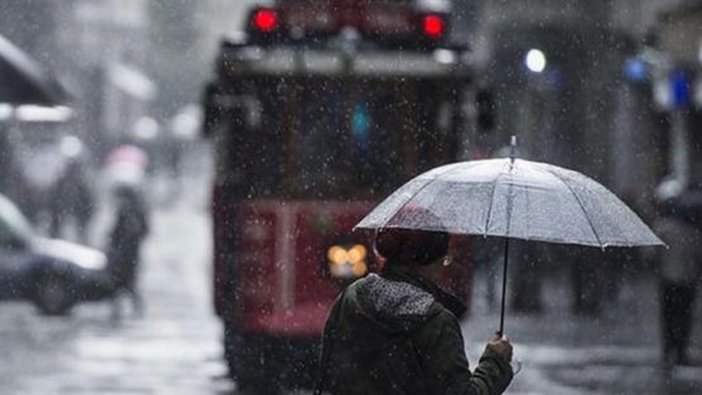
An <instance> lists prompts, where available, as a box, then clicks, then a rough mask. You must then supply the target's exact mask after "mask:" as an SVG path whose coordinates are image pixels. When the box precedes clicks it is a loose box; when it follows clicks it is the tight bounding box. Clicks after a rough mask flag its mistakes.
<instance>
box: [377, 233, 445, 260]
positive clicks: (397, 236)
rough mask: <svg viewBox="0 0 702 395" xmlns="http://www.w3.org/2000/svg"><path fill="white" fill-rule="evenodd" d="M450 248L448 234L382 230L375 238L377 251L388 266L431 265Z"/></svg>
mask: <svg viewBox="0 0 702 395" xmlns="http://www.w3.org/2000/svg"><path fill="white" fill-rule="evenodd" d="M448 247H449V234H448V233H447V232H432V231H424V230H410V229H398V228H390V229H380V230H379V231H378V232H377V234H376V237H375V249H376V251H377V253H378V254H380V255H381V256H382V257H383V258H385V259H386V260H387V263H388V264H405V265H412V264H416V265H420V266H423V265H429V264H431V263H433V262H435V261H436V260H437V259H439V258H441V257H442V256H444V255H446V253H447V252H448Z"/></svg>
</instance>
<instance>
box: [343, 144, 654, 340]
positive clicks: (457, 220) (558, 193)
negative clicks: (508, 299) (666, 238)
mask: <svg viewBox="0 0 702 395" xmlns="http://www.w3.org/2000/svg"><path fill="white" fill-rule="evenodd" d="M515 145H516V139H515V138H514V137H513V138H512V147H513V148H514V146H515ZM512 152H514V149H513V151H512ZM411 207H415V208H421V209H424V210H426V211H428V212H431V213H432V214H434V215H431V216H422V215H416V213H417V212H418V210H407V209H406V208H411ZM421 211H423V210H419V212H421ZM356 228H358V229H381V228H404V229H422V230H428V231H448V232H450V233H454V234H471V235H483V236H498V237H504V238H505V251H504V273H503V288H502V311H501V315H500V329H499V332H500V333H503V332H504V310H505V292H506V282H507V256H508V252H509V239H510V238H517V239H523V240H537V241H546V242H553V243H564V244H580V245H586V246H595V247H600V248H605V247H608V246H626V247H633V246H652V245H665V244H664V243H663V242H662V241H661V240H660V239H659V238H658V237H657V236H656V235H655V234H654V233H653V232H652V231H651V230H650V229H649V227H648V226H646V224H644V223H643V221H641V219H640V218H639V217H638V216H637V215H636V214H635V213H634V212H633V211H632V210H631V209H629V207H627V206H626V204H624V203H623V202H622V201H621V200H620V199H619V198H617V197H616V196H615V195H614V194H613V193H612V192H610V191H609V190H607V188H605V187H604V186H602V185H601V184H599V183H597V182H596V181H594V180H592V179H591V178H589V177H586V176H584V175H583V174H581V173H578V172H575V171H572V170H567V169H564V168H561V167H557V166H554V165H550V164H546V163H538V162H531V161H527V160H521V159H515V158H514V154H512V155H511V157H510V158H507V159H490V160H479V161H468V162H460V163H454V164H450V165H445V166H441V167H437V168H435V169H432V170H430V171H428V172H426V173H423V174H420V175H419V176H417V177H415V178H413V179H412V180H410V181H409V182H407V183H406V184H405V185H403V186H401V187H400V188H399V189H397V190H396V191H395V192H393V193H392V194H391V195H390V196H389V197H388V198H386V199H385V200H384V201H383V202H381V203H380V204H379V205H378V206H377V207H375V208H374V209H373V210H372V211H371V212H370V213H369V214H368V215H367V216H366V217H365V218H363V219H362V220H361V222H359V223H358V224H357V225H356Z"/></svg>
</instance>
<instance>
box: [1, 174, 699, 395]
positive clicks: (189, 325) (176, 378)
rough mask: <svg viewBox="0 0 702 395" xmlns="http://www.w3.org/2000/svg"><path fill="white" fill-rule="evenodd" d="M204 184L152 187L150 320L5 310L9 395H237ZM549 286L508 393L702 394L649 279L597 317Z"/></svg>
mask: <svg viewBox="0 0 702 395" xmlns="http://www.w3.org/2000/svg"><path fill="white" fill-rule="evenodd" d="M208 174H209V170H208V167H207V166H206V165H205V166H202V167H201V168H199V169H198V168H196V169H195V170H193V172H192V173H191V174H188V175H186V177H185V180H186V181H185V182H184V184H183V185H182V190H183V191H186V192H187V193H183V194H181V195H173V192H172V190H169V189H167V188H166V186H167V184H166V183H161V184H159V183H156V184H155V185H156V191H155V195H156V196H157V199H156V203H155V207H156V208H155V209H154V211H153V212H152V233H151V235H150V236H149V238H148V239H147V242H146V246H145V251H144V262H143V276H142V278H141V280H142V289H143V292H144V295H145V299H146V311H145V314H144V316H142V317H134V316H132V314H131V310H130V306H129V304H128V303H126V302H127V301H124V302H125V303H124V306H122V307H123V310H124V315H123V317H122V319H121V320H119V321H117V322H115V321H113V319H112V317H111V312H112V310H111V306H110V305H108V304H107V303H93V304H85V305H81V306H79V307H78V308H76V309H75V310H74V311H73V314H72V315H71V316H69V317H65V318H53V317H44V316H41V315H39V314H37V313H36V311H35V309H34V307H33V306H31V305H30V304H28V303H15V302H12V303H3V304H2V305H1V306H0V307H1V308H0V355H2V361H3V369H2V370H1V371H0V389H2V390H1V391H0V392H1V393H2V394H30V395H33V394H42V395H44V394H186V395H189V394H193V395H194V394H208V395H223V394H234V393H236V391H235V387H236V386H235V384H234V383H232V382H231V381H230V380H228V379H227V378H226V376H225V372H226V370H225V369H226V368H225V364H224V363H223V361H222V360H221V354H222V353H221V348H220V343H219V340H220V337H221V327H220V325H219V323H218V322H217V320H216V319H215V317H214V315H213V314H212V311H211V307H210V292H209V284H210V278H209V275H210V266H209V265H210V258H209V257H210V254H211V252H210V242H209V240H210V227H209V218H208V215H207V188H206V184H207V177H208ZM159 188H161V189H159ZM486 282H487V279H486V278H485V275H484V273H482V274H481V273H480V272H479V273H478V275H477V277H476V288H475V294H474V298H475V299H474V304H473V312H472V315H471V317H470V318H469V319H468V320H466V321H465V322H464V324H463V329H464V335H465V337H466V343H467V347H468V354H469V360H470V362H471V365H472V366H475V364H476V362H477V359H478V356H479V354H480V352H481V351H482V350H481V348H482V345H483V344H484V340H485V339H486V338H487V337H488V336H489V334H490V333H491V332H492V331H493V330H494V327H495V326H496V324H497V323H498V315H497V313H496V309H495V308H491V307H489V304H488V303H487V302H486V298H485V295H486V285H485V284H486ZM545 288H546V289H549V291H548V292H549V293H550V296H552V297H549V298H547V300H548V302H547V304H546V306H545V307H546V308H545V310H546V311H545V312H544V314H543V315H540V316H539V315H517V314H511V315H509V316H508V318H507V324H506V329H507V333H508V334H509V335H510V337H511V338H512V339H514V341H515V353H516V355H517V357H518V358H519V359H520V360H521V362H522V364H523V369H522V371H521V372H520V373H519V374H518V375H517V376H516V378H515V380H514V382H513V384H512V386H511V388H510V390H509V391H508V392H507V393H508V394H512V395H520V394H522V395H526V394H530V395H536V394H543V395H553V394H559V395H579V394H602V395H614V394H637V395H656V394H671V395H694V394H699V393H701V392H702V367H687V368H679V369H676V370H674V371H673V372H672V374H671V375H670V376H669V377H666V376H665V375H664V374H662V372H661V370H660V366H659V363H658V346H657V344H658V343H657V339H658V327H657V311H658V310H657V309H658V306H657V301H656V294H655V292H656V288H655V285H654V283H653V281H652V279H651V278H647V277H640V278H632V279H631V281H629V282H627V283H626V285H625V286H624V287H623V288H622V289H621V290H620V292H619V297H618V300H617V303H610V305H609V307H607V308H606V309H605V312H604V314H603V315H602V316H601V317H600V318H597V319H595V318H586V317H576V316H573V315H571V314H570V313H569V309H568V303H569V302H568V295H569V294H568V287H567V281H566V279H564V278H558V277H557V276H556V277H552V278H549V279H547V280H546V284H545ZM642 295H646V297H642ZM698 310H699V304H698ZM694 331H695V332H694V334H693V338H692V342H693V353H692V356H693V358H694V359H696V360H700V357H702V353H701V352H700V351H701V349H700V345H701V344H702V342H701V339H700V326H699V323H698V324H697V326H696V327H695V329H694Z"/></svg>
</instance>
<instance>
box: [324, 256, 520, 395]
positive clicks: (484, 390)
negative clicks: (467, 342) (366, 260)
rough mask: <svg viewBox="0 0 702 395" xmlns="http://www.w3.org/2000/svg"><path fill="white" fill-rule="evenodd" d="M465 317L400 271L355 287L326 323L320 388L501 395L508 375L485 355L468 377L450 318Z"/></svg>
mask: <svg viewBox="0 0 702 395" xmlns="http://www.w3.org/2000/svg"><path fill="white" fill-rule="evenodd" d="M393 266H394V265H391V266H390V267H393ZM464 311H465V308H464V307H463V305H462V304H461V303H460V302H459V301H458V300H457V299H455V298H454V297H452V296H451V295H449V294H446V293H445V292H443V291H441V290H440V289H439V288H438V287H436V286H435V285H434V284H432V283H431V282H430V281H428V280H426V279H424V278H423V277H421V276H420V275H418V274H416V273H415V272H412V271H409V270H407V269H403V268H401V267H396V268H392V269H388V270H385V271H384V272H383V273H381V274H380V275H376V274H371V275H369V276H367V277H366V278H364V279H361V280H358V281H356V282H355V283H353V284H351V285H350V286H349V287H348V288H347V289H346V291H344V293H343V294H342V295H341V296H340V297H339V298H338V299H337V301H336V302H335V303H334V305H333V307H332V310H331V313H330V315H329V318H328V320H327V324H326V326H325V329H324V338H323V344H322V356H321V358H320V359H321V362H320V363H321V369H320V372H321V375H322V379H321V382H322V383H321V385H320V386H321V387H323V390H324V391H328V392H330V393H332V394H335V395H346V394H349V395H351V394H359V395H360V394H364V395H373V394H475V395H492V394H501V393H502V392H503V391H504V390H505V389H506V388H507V386H508V385H509V383H510V382H511V380H512V375H513V373H512V368H511V366H510V365H509V363H508V362H507V361H506V360H504V358H502V357H501V356H500V355H498V354H497V353H495V352H494V351H492V350H490V349H486V350H485V352H484V353H483V355H482V357H481V358H480V363H479V365H478V367H477V368H476V369H475V371H474V372H472V373H471V371H470V370H469V367H468V361H467V359H466V356H465V349H464V344H463V337H462V335H461V328H460V326H459V323H458V319H457V318H456V317H457V316H460V315H461V314H463V312H464Z"/></svg>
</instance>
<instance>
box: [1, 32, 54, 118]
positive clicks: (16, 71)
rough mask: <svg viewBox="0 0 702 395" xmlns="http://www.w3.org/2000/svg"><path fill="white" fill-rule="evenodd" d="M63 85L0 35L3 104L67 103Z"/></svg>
mask: <svg viewBox="0 0 702 395" xmlns="http://www.w3.org/2000/svg"><path fill="white" fill-rule="evenodd" d="M66 99H67V95H66V92H65V91H64V90H63V88H62V87H61V85H59V83H58V82H57V81H56V80H54V79H53V78H51V77H50V76H49V74H48V73H46V71H45V70H43V69H42V68H41V67H40V66H39V64H38V63H37V62H36V61H34V60H33V59H32V58H31V57H30V56H29V55H27V54H26V53H25V52H24V51H22V50H21V49H19V48H17V47H16V46H15V45H14V44H12V43H11V42H10V41H8V40H7V39H6V38H4V37H2V36H0V103H8V104H12V105H20V104H38V105H44V106H55V105H59V104H62V103H63V102H64V101H66Z"/></svg>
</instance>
